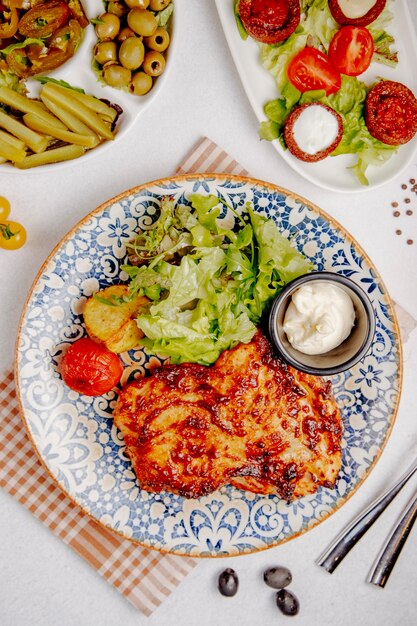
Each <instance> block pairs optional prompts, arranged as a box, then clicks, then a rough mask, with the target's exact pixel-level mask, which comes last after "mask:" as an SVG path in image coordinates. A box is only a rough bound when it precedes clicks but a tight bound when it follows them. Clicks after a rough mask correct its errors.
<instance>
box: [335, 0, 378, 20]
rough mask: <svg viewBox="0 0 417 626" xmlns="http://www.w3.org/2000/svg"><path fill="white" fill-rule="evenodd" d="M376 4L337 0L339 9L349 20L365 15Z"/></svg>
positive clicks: (362, 0) (366, 1) (371, 1)
mask: <svg viewBox="0 0 417 626" xmlns="http://www.w3.org/2000/svg"><path fill="white" fill-rule="evenodd" d="M375 4H376V0H339V7H340V8H341V10H342V11H343V13H344V15H346V17H348V18H349V19H351V20H354V19H356V18H358V17H362V16H363V15H366V13H368V11H370V10H371V9H372V7H373V6H374V5H375Z"/></svg>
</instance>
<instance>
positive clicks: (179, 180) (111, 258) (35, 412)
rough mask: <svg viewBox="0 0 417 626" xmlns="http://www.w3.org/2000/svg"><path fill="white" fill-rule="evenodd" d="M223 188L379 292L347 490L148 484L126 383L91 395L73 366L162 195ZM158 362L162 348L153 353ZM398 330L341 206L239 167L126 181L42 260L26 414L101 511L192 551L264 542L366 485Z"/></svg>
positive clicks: (392, 399) (358, 373) (27, 357)
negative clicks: (92, 314)
mask: <svg viewBox="0 0 417 626" xmlns="http://www.w3.org/2000/svg"><path fill="white" fill-rule="evenodd" d="M195 192H198V193H202V194H209V193H213V194H215V195H218V197H219V198H221V199H222V200H224V201H225V202H226V203H227V204H228V205H229V206H231V207H233V208H234V209H235V210H238V211H240V210H242V209H244V207H245V203H246V202H247V201H248V202H251V203H253V206H254V209H255V210H256V211H259V212H261V213H263V214H264V215H267V216H269V217H270V218H272V219H274V220H275V221H276V223H277V225H278V227H279V228H280V230H281V231H282V232H283V234H284V235H285V236H287V237H294V238H295V242H296V244H297V246H298V248H299V249H300V250H301V251H302V252H303V253H304V254H305V255H306V256H307V257H309V258H310V259H311V260H312V262H313V264H314V266H315V267H316V268H317V269H319V270H323V269H326V270H330V271H334V272H339V273H341V274H343V275H345V276H349V277H350V278H352V279H353V280H354V281H356V282H358V283H359V284H360V285H361V286H362V288H363V289H364V290H365V291H366V292H367V293H368V295H369V297H370V298H371V300H372V303H373V306H374V309H375V314H376V321H377V330H376V335H375V341H374V343H373V346H372V349H371V350H370V351H369V353H368V354H367V355H366V357H365V358H364V359H363V360H362V361H361V362H360V363H358V364H357V365H356V366H355V367H353V368H352V369H351V370H349V371H347V372H343V373H342V374H339V375H337V376H334V377H333V378H332V383H333V392H334V395H335V398H336V400H337V403H338V405H339V407H340V409H341V412H342V418H343V424H344V436H343V443H342V447H343V461H342V468H341V471H340V475H339V478H338V481H337V485H336V488H335V489H326V488H323V487H320V488H319V489H318V491H317V492H316V493H315V494H313V495H309V496H306V497H303V498H299V499H298V500H295V501H294V502H292V503H290V504H288V503H287V502H285V501H284V500H281V499H280V498H278V497H276V496H263V495H257V494H254V493H250V492H247V491H241V490H239V489H236V488H234V487H231V486H230V485H227V486H225V487H222V489H220V490H218V491H215V492H213V493H211V494H209V495H208V496H205V497H202V498H199V499H194V500H193V499H185V498H182V497H180V496H177V495H174V494H172V493H167V492H165V493H147V492H145V491H141V489H140V485H139V484H138V482H137V480H136V478H135V475H134V473H133V471H132V467H131V465H130V462H129V459H128V458H127V456H126V453H125V446H124V443H123V439H122V437H121V435H120V433H119V432H118V430H117V429H116V427H115V426H114V424H113V420H112V409H113V407H114V404H115V393H114V392H113V391H112V392H110V393H108V394H106V395H105V396H101V397H97V398H92V397H87V396H83V395H80V394H78V393H76V392H74V391H71V390H70V389H69V388H68V387H67V386H66V385H65V384H64V383H63V381H62V379H61V376H60V361H61V358H62V355H63V353H64V352H65V351H66V349H67V348H68V346H69V345H70V344H71V343H72V342H73V341H75V340H76V339H78V338H80V337H82V336H83V335H85V328H84V325H83V321H82V310H83V305H84V302H85V300H86V298H87V297H88V296H90V295H91V294H92V293H93V292H95V291H97V290H98V289H99V288H100V287H105V286H108V285H110V284H112V283H115V282H120V266H121V265H122V264H123V262H124V261H125V258H126V243H127V242H128V241H129V240H131V239H132V237H133V235H134V233H135V232H137V231H138V230H139V229H140V228H144V229H146V228H149V225H150V224H151V223H152V221H154V220H155V216H156V215H157V211H158V208H159V205H160V198H161V197H162V196H165V195H169V196H173V197H174V198H175V200H176V202H181V203H187V198H188V196H189V194H191V193H195ZM122 358H123V362H124V365H125V372H124V376H123V380H122V383H123V384H124V383H125V382H126V381H127V379H128V378H129V377H131V376H134V375H146V373H147V371H148V364H149V358H150V357H149V356H147V355H146V354H145V353H144V352H143V351H141V350H136V351H134V350H132V351H130V352H129V353H125V354H123V355H122ZM151 358H152V363H153V364H155V359H156V357H151ZM401 372H402V357H401V346H400V342H399V332H398V327H397V324H396V321H395V316H394V314H393V311H392V307H391V304H390V299H389V296H388V294H387V292H386V290H385V287H384V285H383V283H382V282H381V279H380V278H379V276H378V274H377V272H376V271H375V269H374V268H373V266H372V263H371V262H370V260H369V258H368V257H367V256H366V254H365V253H364V251H363V250H362V249H361V248H360V247H359V245H358V244H357V243H356V242H355V241H354V240H353V239H352V237H351V236H350V235H349V234H348V233H347V232H346V231H344V230H343V228H342V227H341V226H340V225H339V224H337V222H335V221H334V220H333V219H332V218H330V217H329V216H327V215H326V214H324V213H323V212H322V211H320V209H318V208H317V207H316V206H314V205H312V204H311V203H310V202H308V201H307V200H305V199H303V198H300V197H299V196H297V195H296V194H293V193H290V192H288V191H286V190H284V189H280V188H278V187H275V186H273V185H270V184H268V183H263V182H261V181H256V180H253V179H249V178H240V177H236V176H230V175H227V174H226V175H212V176H210V175H199V174H197V175H194V176H180V177H176V178H172V179H164V180H159V181H155V182H153V183H148V184H145V185H142V186H140V187H137V188H135V189H132V190H130V191H126V192H125V193H122V194H120V195H119V196H118V197H116V198H113V199H112V200H109V201H108V202H106V203H105V204H103V205H102V206H101V207H99V208H98V209H96V210H95V211H93V212H92V213H90V214H89V215H87V216H86V217H85V218H84V219H83V220H82V221H81V222H80V223H79V224H77V225H76V226H75V227H74V229H73V230H72V231H71V232H69V233H68V234H67V235H66V236H65V237H64V239H63V240H62V241H61V243H60V244H59V245H58V246H57V247H56V248H55V250H54V251H53V252H52V254H51V255H50V256H49V258H48V259H47V260H46V262H45V264H44V265H43V266H42V268H41V269H40V271H39V274H38V277H37V278H36V280H35V282H34V284H33V287H32V289H31V291H30V294H29V296H28V300H27V302H26V305H25V308H24V311H23V314H22V318H21V323H20V328H19V334H18V344H17V354H16V382H17V389H18V398H19V401H20V403H21V408H22V415H23V416H24V422H25V425H26V428H27V431H28V434H29V436H30V438H31V440H32V442H33V445H34V447H35V450H36V451H37V453H38V455H39V457H40V459H41V461H42V462H43V463H44V465H45V467H46V469H47V471H48V472H49V474H50V475H51V476H52V478H53V479H54V480H55V481H56V482H57V483H58V485H59V486H60V487H61V489H62V490H63V491H64V492H65V493H66V494H67V495H68V496H69V497H70V498H71V499H72V500H73V501H74V502H76V503H77V504H78V505H79V506H80V507H81V508H82V509H83V510H84V511H85V512H86V513H88V514H89V515H91V516H92V517H93V518H94V519H95V520H96V521H97V522H99V523H101V524H103V525H105V526H107V527H109V528H111V529H113V530H114V531H116V532H118V533H120V534H122V535H123V536H124V537H127V538H129V539H132V540H133V541H136V542H137V543H140V544H142V545H145V546H148V547H153V548H157V549H159V550H163V551H167V552H172V553H176V554H189V555H191V556H231V555H236V554H244V553H248V552H255V551H258V550H263V549H265V548H268V547H271V546H275V545H277V544H279V543H282V542H283V541H286V540H288V539H291V538H292V537H295V536H297V535H299V534H300V533H302V532H305V531H307V530H309V529H310V528H312V527H313V526H315V525H316V524H318V523H320V522H321V521H322V520H324V519H325V518H326V517H328V516H329V515H331V514H332V513H333V512H334V511H336V510H337V509H338V508H339V507H340V506H341V505H342V504H343V503H344V502H345V501H346V499H347V498H349V497H350V496H351V495H352V494H353V493H354V492H355V490H356V489H357V488H358V486H359V485H361V484H362V482H363V481H364V479H365V478H366V476H367V475H368V473H369V471H370V469H371V468H372V467H373V465H374V464H375V462H376V460H377V458H378V457H379V455H380V453H381V450H382V449H383V447H384V445H385V443H386V441H387V439H388V436H389V433H390V431H391V428H392V425H393V422H394V419H395V415H396V411H397V406H398V401H399V392H400V387H401Z"/></svg>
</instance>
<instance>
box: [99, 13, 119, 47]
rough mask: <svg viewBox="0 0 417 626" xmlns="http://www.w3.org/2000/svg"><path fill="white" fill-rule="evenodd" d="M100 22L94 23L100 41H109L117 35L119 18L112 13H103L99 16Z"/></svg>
mask: <svg viewBox="0 0 417 626" xmlns="http://www.w3.org/2000/svg"><path fill="white" fill-rule="evenodd" d="M99 20H100V22H99V23H98V24H96V26H95V30H96V34H97V37H98V38H99V39H100V40H101V41H111V40H112V39H114V38H115V37H117V35H118V33H119V30H120V19H119V18H118V17H117V15H114V14H113V13H103V14H102V15H100V17H99Z"/></svg>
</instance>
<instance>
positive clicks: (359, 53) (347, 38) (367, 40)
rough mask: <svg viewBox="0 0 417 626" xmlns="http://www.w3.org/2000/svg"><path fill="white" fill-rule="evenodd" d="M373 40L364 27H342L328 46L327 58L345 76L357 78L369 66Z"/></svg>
mask: <svg viewBox="0 0 417 626" xmlns="http://www.w3.org/2000/svg"><path fill="white" fill-rule="evenodd" d="M373 53H374V40H373V39H372V35H371V33H370V32H369V30H368V29H367V28H365V27H364V26H343V27H342V28H341V29H340V30H338V31H337V33H336V34H335V35H334V37H333V39H332V40H331V42H330V46H329V57H330V60H331V62H332V63H333V65H334V66H335V68H337V69H338V70H339V72H341V73H342V74H347V76H359V74H362V73H363V72H364V71H365V70H367V69H368V67H369V66H370V64H371V60H372V55H373Z"/></svg>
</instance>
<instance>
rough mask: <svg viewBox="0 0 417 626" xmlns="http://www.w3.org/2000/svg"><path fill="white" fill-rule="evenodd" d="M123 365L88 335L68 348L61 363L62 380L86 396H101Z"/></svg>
mask: <svg viewBox="0 0 417 626" xmlns="http://www.w3.org/2000/svg"><path fill="white" fill-rule="evenodd" d="M122 373H123V365H122V362H121V361H120V359H119V357H118V356H117V354H114V352H109V350H107V349H106V348H104V347H103V346H100V345H99V344H98V343H95V341H93V340H92V339H89V338H88V337H83V339H78V341H75V342H74V343H73V344H72V345H71V346H70V347H69V348H68V350H67V352H66V354H65V356H64V358H63V359H62V364H61V375H62V378H63V380H64V382H65V383H66V384H67V385H68V387H71V389H74V391H78V393H83V394H84V395H86V396H101V395H102V394H103V393H107V392H108V391H110V390H111V389H113V387H114V386H115V385H117V383H118V382H119V380H120V378H121V376H122Z"/></svg>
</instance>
